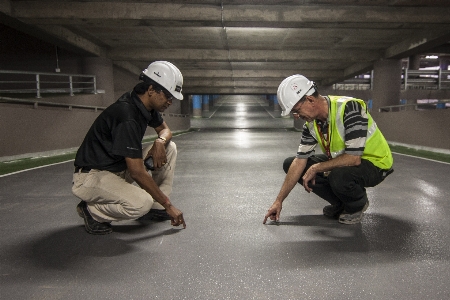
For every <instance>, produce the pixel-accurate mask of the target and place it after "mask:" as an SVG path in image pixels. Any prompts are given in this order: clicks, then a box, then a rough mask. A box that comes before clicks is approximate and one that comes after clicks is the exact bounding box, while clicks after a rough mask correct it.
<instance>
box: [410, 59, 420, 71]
mask: <svg viewBox="0 0 450 300" xmlns="http://www.w3.org/2000/svg"><path fill="white" fill-rule="evenodd" d="M419 68H420V55H413V56H410V57H409V58H408V70H419Z"/></svg>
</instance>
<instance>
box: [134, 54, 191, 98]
mask: <svg viewBox="0 0 450 300" xmlns="http://www.w3.org/2000/svg"><path fill="white" fill-rule="evenodd" d="M142 74H143V75H145V76H147V77H148V78H150V79H151V80H153V81H154V82H156V83H158V84H159V85H161V86H162V87H163V88H165V89H166V90H167V91H169V93H171V94H172V96H174V97H175V98H177V99H178V100H183V94H181V89H182V87H183V75H182V74H181V72H180V70H179V69H178V68H177V67H175V65H174V64H172V63H170V62H168V61H155V62H152V63H151V64H150V65H149V66H148V67H147V69H145V70H144V71H142Z"/></svg>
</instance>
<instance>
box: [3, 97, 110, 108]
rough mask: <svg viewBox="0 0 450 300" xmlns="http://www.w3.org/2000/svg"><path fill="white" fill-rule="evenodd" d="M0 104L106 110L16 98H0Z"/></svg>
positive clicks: (89, 106)
mask: <svg viewBox="0 0 450 300" xmlns="http://www.w3.org/2000/svg"><path fill="white" fill-rule="evenodd" d="M0 103H15V104H30V105H33V107H34V108H36V109H37V108H38V107H39V106H51V107H67V108H68V109H69V110H72V109H73V108H81V109H93V110H94V111H98V110H104V109H106V107H102V106H92V105H80V104H68V103H55V102H48V101H40V100H27V99H17V98H9V97H0Z"/></svg>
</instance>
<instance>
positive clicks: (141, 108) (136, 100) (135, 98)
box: [131, 91, 152, 123]
mask: <svg viewBox="0 0 450 300" xmlns="http://www.w3.org/2000/svg"><path fill="white" fill-rule="evenodd" d="M131 98H132V99H133V101H134V103H135V104H136V106H137V107H138V108H139V111H140V112H141V113H142V115H144V117H145V119H146V120H147V123H149V122H150V121H151V120H152V115H151V113H150V111H148V110H147V108H145V106H144V103H142V101H141V99H139V97H138V95H137V94H136V93H135V92H134V91H132V92H131Z"/></svg>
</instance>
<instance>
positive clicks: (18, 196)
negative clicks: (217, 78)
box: [0, 97, 450, 299]
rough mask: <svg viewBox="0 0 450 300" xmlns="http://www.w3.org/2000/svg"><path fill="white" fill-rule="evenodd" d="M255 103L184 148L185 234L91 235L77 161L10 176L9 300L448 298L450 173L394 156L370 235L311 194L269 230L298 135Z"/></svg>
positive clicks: (6, 224)
mask: <svg viewBox="0 0 450 300" xmlns="http://www.w3.org/2000/svg"><path fill="white" fill-rule="evenodd" d="M245 100H246V99H245V97H241V98H239V99H236V98H232V99H231V98H230V101H228V102H223V103H222V105H221V106H219V107H215V108H214V111H211V117H210V118H209V119H206V118H205V119H198V120H193V123H196V126H195V127H196V128H199V129H198V131H195V132H191V133H188V134H184V135H180V136H176V137H175V138H174V141H175V142H176V143H177V146H178V151H179V154H178V161H177V166H176V173H175V174H176V178H175V183H174V192H173V194H172V196H171V199H172V201H173V202H174V203H175V204H176V205H177V206H178V207H179V208H180V209H181V210H182V211H183V212H184V214H185V219H186V223H187V228H186V229H184V230H183V229H178V228H172V227H171V226H170V223H169V222H168V221H166V222H162V223H154V222H137V221H129V222H122V223H116V224H114V226H113V228H114V232H113V233H112V234H110V235H107V236H93V235H89V234H87V233H86V232H85V230H84V227H83V223H82V219H81V218H79V217H78V215H77V213H76V211H75V206H76V204H77V203H78V200H77V199H76V197H74V196H73V195H72V194H71V190H70V188H71V184H70V182H71V176H72V166H71V165H72V163H63V164H59V165H54V166H50V167H46V168H41V169H36V170H31V171H27V172H23V173H18V174H14V175H10V176H6V177H2V178H0V203H1V206H0V225H1V230H2V234H1V237H0V287H1V291H0V293H1V295H0V298H1V299H274V298H275V299H449V298H450V279H449V276H448V274H449V271H450V262H449V259H450V252H449V250H448V249H450V239H449V238H448V236H449V234H448V232H450V220H449V215H450V204H449V198H450V197H449V196H450V193H449V191H448V174H449V173H450V165H449V164H444V163H438V162H433V161H428V160H423V159H418V158H413V157H408V156H403V155H396V154H395V155H394V160H395V165H394V167H395V172H394V173H393V174H392V175H390V176H389V177H388V178H387V179H386V181H385V182H383V183H381V184H380V185H379V186H378V187H375V188H371V189H368V194H369V199H370V207H369V209H368V210H367V212H366V214H365V216H364V219H363V221H362V223H361V224H359V225H342V224H339V223H338V222H337V221H336V220H331V219H328V218H326V217H324V216H323V215H322V207H323V206H324V205H326V203H325V202H324V201H323V200H320V199H319V198H317V197H316V196H315V195H311V194H307V193H306V192H305V191H304V190H303V189H302V188H301V187H300V186H297V187H296V188H295V189H294V190H293V192H292V193H291V195H290V196H289V197H288V199H287V200H286V201H285V204H284V208H283V211H282V215H281V222H279V223H278V224H274V223H270V224H267V225H263V224H262V221H263V219H264V214H265V213H266V211H267V209H268V208H269V206H270V204H271V203H272V202H273V201H274V199H275V196H276V194H277V193H278V190H279V188H280V186H281V183H282V181H283V179H284V172H283V170H282V168H281V164H282V161H283V160H284V158H285V157H287V156H290V155H294V154H295V152H296V149H297V146H298V142H299V139H300V133H298V132H293V131H289V130H286V129H284V128H285V127H284V122H286V121H288V122H289V120H285V119H283V120H280V118H278V120H277V118H275V120H274V119H273V118H272V117H271V116H270V115H269V114H268V113H267V111H266V110H268V109H269V108H268V107H262V106H261V105H260V104H258V103H257V102H254V101H249V102H245ZM264 112H265V113H264ZM239 118H242V119H239ZM239 124H240V125H239ZM252 124H254V127H253V126H252ZM264 124H265V126H264Z"/></svg>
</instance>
